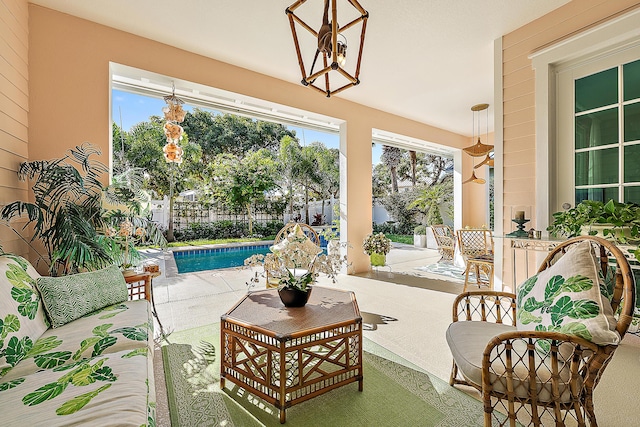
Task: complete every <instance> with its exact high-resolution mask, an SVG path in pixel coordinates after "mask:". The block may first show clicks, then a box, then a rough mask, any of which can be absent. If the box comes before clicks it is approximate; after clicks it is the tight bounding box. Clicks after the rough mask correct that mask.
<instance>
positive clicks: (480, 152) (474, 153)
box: [462, 104, 493, 184]
mask: <svg viewBox="0 0 640 427" xmlns="http://www.w3.org/2000/svg"><path fill="white" fill-rule="evenodd" d="M471 111H473V133H472V138H471V140H472V141H475V140H476V136H477V138H478V142H477V143H475V144H474V145H472V146H470V147H467V148H463V149H462V151H464V152H465V153H467V154H468V155H470V156H471V157H473V158H474V160H473V162H474V163H475V158H476V157H482V156H485V158H484V160H482V161H481V162H480V163H479V164H477V165H475V164H474V166H473V169H474V170H473V171H472V172H471V177H470V178H469V179H468V180H466V181H464V182H463V184H466V183H468V182H473V183H476V184H484V183H486V182H487V181H486V180H485V179H484V178H478V177H477V176H476V171H475V169H478V168H479V167H480V166H484V165H489V166H493V157H492V156H491V154H492V152H493V145H488V144H483V143H482V141H481V140H480V111H486V139H488V138H489V104H477V105H474V106H473V107H471ZM476 122H477V129H478V133H477V135H476Z"/></svg>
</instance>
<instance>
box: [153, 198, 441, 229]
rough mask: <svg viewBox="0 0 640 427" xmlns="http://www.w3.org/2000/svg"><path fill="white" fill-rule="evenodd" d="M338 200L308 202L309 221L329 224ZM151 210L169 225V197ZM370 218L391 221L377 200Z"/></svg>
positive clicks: (287, 216)
mask: <svg viewBox="0 0 640 427" xmlns="http://www.w3.org/2000/svg"><path fill="white" fill-rule="evenodd" d="M339 202H340V201H339V200H338V199H330V200H325V201H324V209H323V203H322V201H312V202H309V222H310V223H312V222H313V220H314V215H316V214H320V213H322V215H324V217H323V221H322V224H331V223H332V222H333V219H334V218H333V212H334V210H333V206H334V205H336V204H338V203H339ZM445 211H446V209H444V208H443V209H441V214H442V218H443V222H444V223H445V224H453V218H449V217H448V215H447V214H446V212H445ZM151 212H152V214H153V218H152V219H153V221H154V222H156V223H158V224H160V225H162V226H163V227H165V228H166V227H167V226H168V225H169V198H168V197H165V198H164V199H163V200H152V201H151ZM298 216H299V218H300V220H301V221H304V220H305V208H304V207H302V208H300V209H297V210H294V213H293V215H291V214H289V213H288V212H285V214H284V217H283V218H282V221H283V224H284V223H287V222H289V221H290V220H292V219H296V217H298ZM372 218H373V222H374V223H375V224H383V223H385V222H386V221H392V218H391V217H390V216H389V212H387V209H386V208H385V207H384V206H382V204H380V203H378V202H375V203H374V205H373V208H372ZM336 219H337V218H336Z"/></svg>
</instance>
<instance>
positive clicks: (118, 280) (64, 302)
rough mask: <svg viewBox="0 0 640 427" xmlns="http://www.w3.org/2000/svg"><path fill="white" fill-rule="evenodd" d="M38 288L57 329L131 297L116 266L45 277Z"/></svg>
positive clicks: (37, 284) (38, 283) (41, 279)
mask: <svg viewBox="0 0 640 427" xmlns="http://www.w3.org/2000/svg"><path fill="white" fill-rule="evenodd" d="M36 286H37V287H38V290H39V291H40V294H41V295H42V301H43V303H44V308H45V310H46V312H47V315H48V316H49V320H50V321H51V325H52V327H54V328H56V327H59V326H62V325H64V324H66V323H69V322H71V321H72V320H75V319H78V318H80V317H82V316H84V315H86V314H89V313H92V312H94V311H96V310H100V309H101V308H104V307H107V306H110V305H113V304H118V303H120V302H124V301H126V300H127V298H128V293H127V283H126V282H125V280H124V276H123V275H122V272H121V271H120V269H119V268H118V267H116V266H115V265H112V266H110V267H107V268H103V269H102V270H97V271H90V272H88V273H79V274H70V275H68V276H61V277H41V278H39V279H38V280H37V283H36Z"/></svg>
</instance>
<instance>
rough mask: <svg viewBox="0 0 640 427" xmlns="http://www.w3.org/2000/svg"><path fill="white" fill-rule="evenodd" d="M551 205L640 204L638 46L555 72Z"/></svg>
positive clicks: (639, 51) (639, 72)
mask: <svg viewBox="0 0 640 427" xmlns="http://www.w3.org/2000/svg"><path fill="white" fill-rule="evenodd" d="M557 94H558V96H557V100H558V116H557V138H556V144H555V156H554V157H555V165H554V168H555V171H556V182H555V191H554V193H555V195H556V197H555V200H554V201H553V203H552V209H555V210H561V209H562V205H564V204H570V205H571V206H575V205H576V204H577V203H580V202H581V201H582V200H585V199H589V200H599V201H603V202H606V201H608V200H610V199H613V200H615V201H619V202H636V203H640V47H638V46H635V47H631V48H629V47H627V48H625V49H623V50H622V51H619V52H615V53H611V52H608V53H607V54H603V55H601V56H599V57H596V58H589V59H588V60H585V61H583V62H582V63H577V64H576V63H573V64H567V65H565V66H563V67H559V68H558V69H557Z"/></svg>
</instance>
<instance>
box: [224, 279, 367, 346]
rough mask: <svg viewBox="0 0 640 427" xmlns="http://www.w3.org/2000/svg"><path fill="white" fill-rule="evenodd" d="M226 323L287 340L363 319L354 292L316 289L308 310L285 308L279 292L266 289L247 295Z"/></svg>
mask: <svg viewBox="0 0 640 427" xmlns="http://www.w3.org/2000/svg"><path fill="white" fill-rule="evenodd" d="M222 320H227V321H232V322H234V323H240V324H244V325H247V326H250V327H256V326H257V327H259V328H260V329H263V330H265V331H269V332H271V333H272V335H273V336H277V337H286V336H291V335H298V334H299V333H304V332H305V331H308V330H313V329H318V328H327V327H330V326H332V325H336V324H342V323H345V322H346V323H358V322H361V321H362V317H361V316H360V310H359V309H358V304H357V302H356V298H355V294H354V293H353V292H350V291H343V290H339V289H332V288H326V287H322V286H313V290H312V291H311V295H310V297H309V301H308V302H307V304H306V305H305V306H304V307H295V308H294V307H285V306H284V305H283V304H282V301H280V297H279V296H278V291H277V289H264V290H259V291H253V292H251V293H249V294H247V295H246V296H245V297H243V298H242V299H241V300H240V301H239V302H238V303H237V304H236V305H235V306H234V307H233V308H232V309H231V310H229V311H228V312H227V314H225V315H223V316H222ZM270 335H271V334H270Z"/></svg>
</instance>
